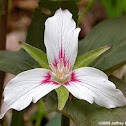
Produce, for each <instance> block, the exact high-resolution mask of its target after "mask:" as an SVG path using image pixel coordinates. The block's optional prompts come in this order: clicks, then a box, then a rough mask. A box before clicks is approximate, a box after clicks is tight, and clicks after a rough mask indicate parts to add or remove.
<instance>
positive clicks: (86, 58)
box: [73, 45, 110, 69]
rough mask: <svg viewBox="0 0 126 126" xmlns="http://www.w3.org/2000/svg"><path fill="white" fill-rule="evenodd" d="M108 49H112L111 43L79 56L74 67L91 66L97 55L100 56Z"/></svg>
mask: <svg viewBox="0 0 126 126" xmlns="http://www.w3.org/2000/svg"><path fill="white" fill-rule="evenodd" d="M108 49H110V45H106V46H103V47H100V48H98V49H94V50H91V51H89V52H87V53H84V54H82V55H80V56H78V57H77V59H76V62H75V65H74V68H73V69H77V68H80V67H85V66H89V65H90V64H91V63H92V62H93V61H94V60H95V59H96V58H97V57H99V56H100V55H101V54H102V53H104V52H105V51H107V50H108Z"/></svg>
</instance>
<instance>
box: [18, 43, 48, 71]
mask: <svg viewBox="0 0 126 126" xmlns="http://www.w3.org/2000/svg"><path fill="white" fill-rule="evenodd" d="M19 44H20V45H21V47H22V48H23V49H24V50H25V51H27V53H28V54H29V55H30V56H31V57H33V58H34V59H35V60H36V61H37V62H38V63H39V65H40V66H41V67H43V68H47V69H49V65H48V60H47V56H46V54H45V52H43V51H42V50H40V49H38V48H35V47H33V46H31V45H29V44H27V43H24V42H19Z"/></svg>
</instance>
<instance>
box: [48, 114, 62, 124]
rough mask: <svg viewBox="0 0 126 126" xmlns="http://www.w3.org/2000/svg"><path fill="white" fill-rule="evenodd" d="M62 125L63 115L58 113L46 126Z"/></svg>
mask: <svg viewBox="0 0 126 126" xmlns="http://www.w3.org/2000/svg"><path fill="white" fill-rule="evenodd" d="M60 125H61V115H60V114H59V113H57V114H56V115H55V116H54V117H53V118H52V119H51V120H50V121H49V122H48V123H47V124H46V126H60Z"/></svg>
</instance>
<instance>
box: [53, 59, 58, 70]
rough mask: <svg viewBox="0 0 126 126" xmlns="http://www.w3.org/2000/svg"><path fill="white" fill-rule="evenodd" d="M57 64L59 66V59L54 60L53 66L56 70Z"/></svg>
mask: <svg viewBox="0 0 126 126" xmlns="http://www.w3.org/2000/svg"><path fill="white" fill-rule="evenodd" d="M57 64H58V62H57V59H56V58H55V59H54V62H53V66H54V67H55V68H57Z"/></svg>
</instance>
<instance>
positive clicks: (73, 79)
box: [64, 72, 80, 85]
mask: <svg viewBox="0 0 126 126" xmlns="http://www.w3.org/2000/svg"><path fill="white" fill-rule="evenodd" d="M70 82H80V80H79V79H77V76H76V74H75V72H72V73H71V78H70V80H69V81H67V82H65V83H64V85H70Z"/></svg>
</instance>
